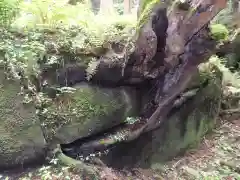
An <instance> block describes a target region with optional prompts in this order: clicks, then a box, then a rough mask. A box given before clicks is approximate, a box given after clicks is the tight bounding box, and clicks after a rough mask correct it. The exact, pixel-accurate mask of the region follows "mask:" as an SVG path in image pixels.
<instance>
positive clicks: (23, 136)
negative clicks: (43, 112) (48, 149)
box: [0, 69, 45, 168]
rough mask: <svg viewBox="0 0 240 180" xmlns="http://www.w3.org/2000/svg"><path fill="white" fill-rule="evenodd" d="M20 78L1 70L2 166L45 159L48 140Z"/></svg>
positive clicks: (0, 147)
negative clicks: (25, 96)
mask: <svg viewBox="0 0 240 180" xmlns="http://www.w3.org/2000/svg"><path fill="white" fill-rule="evenodd" d="M19 93H20V84H19V82H18V81H17V80H7V79H6V76H5V74H4V71H3V69H1V70H0V168H8V167H11V166H15V165H21V164H24V163H30V162H32V161H35V160H37V159H41V160H42V158H41V157H42V156H43V155H44V154H45V150H44V148H45V140H44V137H43V133H42V131H41V126H40V123H39V119H38V117H37V116H36V114H35V109H34V106H32V104H24V97H23V96H22V95H20V94H19Z"/></svg>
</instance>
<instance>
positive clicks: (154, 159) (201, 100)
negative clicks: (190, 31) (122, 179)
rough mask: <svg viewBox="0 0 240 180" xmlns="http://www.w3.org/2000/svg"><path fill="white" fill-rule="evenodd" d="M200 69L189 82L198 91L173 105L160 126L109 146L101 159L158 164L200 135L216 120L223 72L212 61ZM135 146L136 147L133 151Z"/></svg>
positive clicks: (187, 145)
mask: <svg viewBox="0 0 240 180" xmlns="http://www.w3.org/2000/svg"><path fill="white" fill-rule="evenodd" d="M199 70H200V73H199V74H198V75H196V76H195V77H194V79H193V80H192V81H193V82H194V83H191V84H189V86H191V87H192V88H193V87H195V88H196V85H198V88H199V89H198V91H197V93H196V94H195V95H194V96H192V97H190V98H189V99H188V100H187V101H185V102H184V103H183V104H182V105H181V106H178V107H175V108H173V109H172V111H171V113H169V116H168V118H167V119H166V120H165V121H164V123H163V124H162V126H161V127H160V128H159V129H157V130H154V131H152V132H149V133H146V134H143V135H142V136H140V137H139V138H138V139H137V140H135V141H132V142H129V143H124V144H123V143H122V144H119V145H117V146H116V147H115V148H113V149H111V150H110V152H109V153H108V155H107V156H105V157H103V159H104V161H105V162H106V163H107V164H108V165H110V166H117V167H119V166H120V167H121V166H122V165H123V164H124V166H128V165H129V166H135V165H137V166H143V167H144V166H146V167H151V166H152V167H153V168H156V167H158V165H159V164H161V163H163V162H165V161H168V160H171V159H173V158H174V157H176V156H177V155H179V154H180V153H182V152H184V151H185V150H186V149H188V148H189V147H190V146H192V145H196V144H197V143H199V141H201V139H202V137H203V136H204V135H205V134H206V133H207V132H209V131H210V130H211V129H213V127H214V126H215V124H216V120H217V119H216V118H217V117H218V114H219V110H220V102H221V97H222V73H221V72H220V70H219V69H218V68H217V67H216V66H214V65H212V64H203V65H201V66H200V67H199ZM136 149H137V151H136Z"/></svg>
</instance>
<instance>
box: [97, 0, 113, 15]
mask: <svg viewBox="0 0 240 180" xmlns="http://www.w3.org/2000/svg"><path fill="white" fill-rule="evenodd" d="M100 12H101V13H103V14H112V13H113V12H114V8H113V0H107V1H106V0H101V2H100Z"/></svg>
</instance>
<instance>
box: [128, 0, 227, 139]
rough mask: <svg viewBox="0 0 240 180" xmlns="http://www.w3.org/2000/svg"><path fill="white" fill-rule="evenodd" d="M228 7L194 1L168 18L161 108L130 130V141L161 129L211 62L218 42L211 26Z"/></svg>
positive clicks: (216, 0)
mask: <svg viewBox="0 0 240 180" xmlns="http://www.w3.org/2000/svg"><path fill="white" fill-rule="evenodd" d="M226 3H227V1H226V0H201V1H199V0H191V1H190V2H189V5H190V7H189V8H188V9H187V10H185V9H181V8H179V6H178V5H177V4H175V6H174V7H173V8H172V11H171V12H170V13H169V15H168V20H169V26H168V31H167V32H168V37H167V39H166V58H165V59H164V63H165V66H167V67H168V71H167V73H166V74H164V75H162V76H163V77H164V78H163V79H164V83H162V82H159V87H157V88H158V89H159V92H158V93H157V94H156V98H155V103H157V104H158V106H157V108H156V110H155V112H154V113H153V114H152V116H151V117H149V119H148V120H147V121H146V123H141V124H140V125H139V124H135V125H134V126H132V127H130V128H132V129H134V130H133V131H132V133H131V134H130V135H129V139H130V140H132V139H134V138H137V137H138V136H139V135H140V134H141V133H142V132H148V131H150V130H153V129H155V128H157V127H159V125H160V124H161V123H162V120H163V119H164V118H165V117H166V115H167V114H168V113H169V111H170V109H171V107H172V105H173V103H174V100H175V98H176V97H177V96H178V95H179V94H180V93H181V92H183V90H184V89H185V88H186V87H187V85H188V84H189V82H190V81H191V78H192V76H193V75H194V74H195V72H196V71H197V66H198V65H199V64H200V63H203V62H205V61H206V60H208V59H209V57H210V56H211V54H212V52H213V51H214V49H215V47H216V42H215V41H214V40H213V39H211V37H210V35H209V29H208V24H209V21H210V20H212V19H213V18H214V17H215V16H216V15H217V14H218V12H219V11H221V10H222V9H223V8H225V6H226ZM160 85H161V86H162V85H163V86H162V87H161V86H160ZM136 127H138V128H136ZM135 129H136V130H135Z"/></svg>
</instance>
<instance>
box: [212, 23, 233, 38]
mask: <svg viewBox="0 0 240 180" xmlns="http://www.w3.org/2000/svg"><path fill="white" fill-rule="evenodd" d="M210 31H211V35H212V37H213V38H214V39H215V40H217V41H225V40H227V39H228V37H229V30H228V29H227V27H226V26H224V25H222V24H211V25H210Z"/></svg>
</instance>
